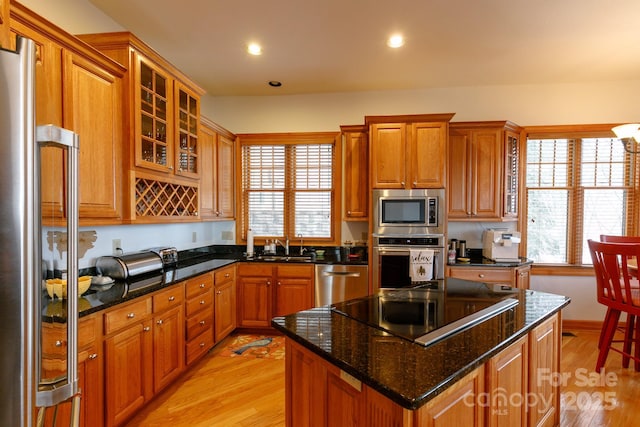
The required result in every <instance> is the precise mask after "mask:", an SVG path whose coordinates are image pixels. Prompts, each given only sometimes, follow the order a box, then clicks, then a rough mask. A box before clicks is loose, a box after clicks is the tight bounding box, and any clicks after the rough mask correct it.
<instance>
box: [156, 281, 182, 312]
mask: <svg viewBox="0 0 640 427" xmlns="http://www.w3.org/2000/svg"><path fill="white" fill-rule="evenodd" d="M183 295H184V290H183V284H179V285H175V286H172V287H170V288H168V289H165V290H163V291H159V292H156V293H155V294H153V312H154V313H158V312H160V311H163V310H164V309H167V308H170V307H175V306H177V305H180V304H182V302H183V301H184V296H183Z"/></svg>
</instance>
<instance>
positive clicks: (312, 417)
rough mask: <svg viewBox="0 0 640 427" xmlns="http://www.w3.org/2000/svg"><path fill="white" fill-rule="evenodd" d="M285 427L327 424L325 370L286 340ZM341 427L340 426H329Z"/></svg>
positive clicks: (314, 426) (307, 353)
mask: <svg viewBox="0 0 640 427" xmlns="http://www.w3.org/2000/svg"><path fill="white" fill-rule="evenodd" d="M285 345H286V347H285V352H286V354H287V357H286V358H285V364H286V365H287V366H286V370H285V401H286V403H285V406H286V418H287V419H286V425H287V426H302V427H316V426H317V427H325V426H328V425H330V424H327V411H328V409H329V408H327V385H326V375H327V374H326V368H325V366H323V364H322V363H321V362H320V359H319V358H318V357H317V356H315V355H312V354H310V353H309V352H308V351H307V350H306V349H303V348H302V347H300V346H298V345H296V344H292V343H291V341H290V340H289V339H287V340H286V344H285ZM331 425H336V426H337V425H341V424H331Z"/></svg>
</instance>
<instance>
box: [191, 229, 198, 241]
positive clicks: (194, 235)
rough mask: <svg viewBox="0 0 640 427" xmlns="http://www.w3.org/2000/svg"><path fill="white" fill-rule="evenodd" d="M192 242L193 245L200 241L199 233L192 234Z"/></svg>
mask: <svg viewBox="0 0 640 427" xmlns="http://www.w3.org/2000/svg"><path fill="white" fill-rule="evenodd" d="M191 241H192V242H193V243H195V242H197V241H198V233H197V232H195V231H194V232H193V233H191Z"/></svg>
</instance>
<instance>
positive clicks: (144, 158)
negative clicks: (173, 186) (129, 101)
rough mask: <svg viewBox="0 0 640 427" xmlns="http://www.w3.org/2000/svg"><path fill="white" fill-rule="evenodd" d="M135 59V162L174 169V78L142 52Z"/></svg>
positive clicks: (151, 166) (163, 168)
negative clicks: (172, 109) (172, 108)
mask: <svg viewBox="0 0 640 427" xmlns="http://www.w3.org/2000/svg"><path fill="white" fill-rule="evenodd" d="M135 58H136V73H137V76H136V81H137V85H138V88H139V90H136V91H135V110H136V111H137V116H136V118H137V119H138V120H135V122H134V123H135V130H136V136H135V164H136V166H141V167H146V168H149V169H154V170H158V171H161V172H169V171H172V170H173V168H174V166H173V165H174V155H173V144H171V141H173V138H174V136H173V121H172V120H171V118H172V117H173V111H171V110H169V108H170V107H169V106H170V105H172V103H173V89H172V87H173V80H172V79H171V78H170V77H169V76H168V74H167V73H166V72H165V71H163V70H162V69H161V68H160V67H157V66H155V65H154V64H153V63H152V62H151V61H148V60H147V59H145V58H144V57H143V56H141V55H135Z"/></svg>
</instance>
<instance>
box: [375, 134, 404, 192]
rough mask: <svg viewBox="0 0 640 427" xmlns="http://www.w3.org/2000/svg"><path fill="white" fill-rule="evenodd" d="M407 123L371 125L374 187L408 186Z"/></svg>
mask: <svg viewBox="0 0 640 427" xmlns="http://www.w3.org/2000/svg"><path fill="white" fill-rule="evenodd" d="M406 127H407V125H406V124H405V123H375V124H373V125H371V128H370V131H369V135H370V137H371V147H370V150H371V186H372V187H373V188H406V182H405V170H406V161H405V159H406V157H407V148H406V145H407V144H406V139H407V132H406Z"/></svg>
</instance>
